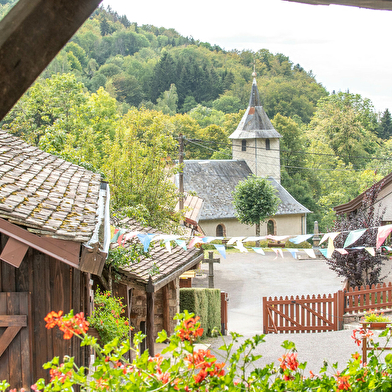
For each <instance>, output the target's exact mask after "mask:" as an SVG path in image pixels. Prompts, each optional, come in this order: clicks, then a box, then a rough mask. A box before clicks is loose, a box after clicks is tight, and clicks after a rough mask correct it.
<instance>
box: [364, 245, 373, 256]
mask: <svg viewBox="0 0 392 392" xmlns="http://www.w3.org/2000/svg"><path fill="white" fill-rule="evenodd" d="M365 249H366V250H367V251H368V252H369V253H370V254H371V255H372V256H375V255H376V251H375V250H374V248H372V247H367V248H365Z"/></svg>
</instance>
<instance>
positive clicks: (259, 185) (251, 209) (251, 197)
mask: <svg viewBox="0 0 392 392" xmlns="http://www.w3.org/2000/svg"><path fill="white" fill-rule="evenodd" d="M279 203H280V199H279V198H278V196H276V189H275V188H274V187H273V186H272V185H271V184H270V182H269V181H268V180H267V179H266V178H261V177H257V176H255V175H252V176H250V177H248V178H247V179H246V180H244V181H240V182H239V183H238V185H237V186H236V187H235V190H234V192H233V204H234V208H235V211H236V216H237V218H238V219H239V221H240V222H241V223H245V224H246V225H256V236H260V223H261V222H264V221H265V220H266V219H267V218H268V217H270V216H273V215H274V214H275V213H276V212H277V210H278V206H279Z"/></svg>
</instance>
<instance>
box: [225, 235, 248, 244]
mask: <svg viewBox="0 0 392 392" xmlns="http://www.w3.org/2000/svg"><path fill="white" fill-rule="evenodd" d="M244 238H246V237H232V238H230V239H229V241H228V242H227V245H233V244H234V243H235V242H237V241H242V240H243V239H244Z"/></svg>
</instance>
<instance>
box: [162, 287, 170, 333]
mask: <svg viewBox="0 0 392 392" xmlns="http://www.w3.org/2000/svg"><path fill="white" fill-rule="evenodd" d="M162 304H163V329H164V330H165V331H166V332H167V334H168V336H170V335H171V333H172V331H170V306H169V290H168V287H167V285H166V286H163V287H162Z"/></svg>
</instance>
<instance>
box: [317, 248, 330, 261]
mask: <svg viewBox="0 0 392 392" xmlns="http://www.w3.org/2000/svg"><path fill="white" fill-rule="evenodd" d="M319 251H320V253H321V254H322V255H323V256H324V257H326V258H327V259H329V257H328V249H325V248H324V249H323V248H320V249H319Z"/></svg>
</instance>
